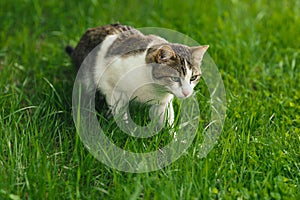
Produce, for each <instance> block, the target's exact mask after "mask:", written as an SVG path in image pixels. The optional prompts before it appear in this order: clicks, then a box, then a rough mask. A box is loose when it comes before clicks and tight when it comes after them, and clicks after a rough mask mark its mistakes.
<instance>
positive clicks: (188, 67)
mask: <svg viewBox="0 0 300 200" xmlns="http://www.w3.org/2000/svg"><path fill="white" fill-rule="evenodd" d="M208 47H209V46H207V45H205V46H197V47H188V46H185V45H181V44H164V45H159V46H155V47H152V48H150V49H149V50H148V52H147V56H146V62H147V63H149V64H150V63H151V65H152V66H153V69H152V78H153V80H154V81H155V83H157V84H159V85H160V86H163V88H164V89H165V90H166V91H167V92H169V93H172V94H174V95H175V96H176V97H178V98H186V97H189V96H191V95H192V94H193V89H194V87H195V86H196V85H197V83H198V82H199V79H200V77H201V69H200V65H201V61H202V59H203V56H204V53H205V52H206V50H207V49H208Z"/></svg>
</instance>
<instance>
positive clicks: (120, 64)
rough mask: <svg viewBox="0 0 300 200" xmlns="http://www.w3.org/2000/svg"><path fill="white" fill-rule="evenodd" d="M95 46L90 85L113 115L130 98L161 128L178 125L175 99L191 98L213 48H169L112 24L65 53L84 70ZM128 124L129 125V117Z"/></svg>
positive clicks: (162, 41)
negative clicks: (142, 105)
mask: <svg viewBox="0 0 300 200" xmlns="http://www.w3.org/2000/svg"><path fill="white" fill-rule="evenodd" d="M96 46H98V50H97V51H98V52H97V55H96V58H94V64H92V65H91V66H89V67H90V69H89V70H88V72H87V73H88V77H89V78H87V79H86V84H87V85H88V84H95V85H96V87H97V89H98V90H99V91H100V92H101V94H103V95H104V97H105V100H106V102H107V104H108V105H109V108H110V109H111V111H112V113H113V114H114V115H118V114H119V113H120V110H121V109H122V107H123V106H125V103H128V98H130V99H135V100H136V101H138V102H141V103H147V104H150V105H152V106H151V109H150V111H149V115H150V118H151V120H152V119H154V118H155V117H158V118H159V119H158V121H157V126H158V127H161V126H163V125H164V123H165V120H166V121H167V123H168V124H169V125H172V124H173V123H174V109H173V105H172V101H173V98H174V96H176V97H177V98H187V97H189V96H191V95H192V93H193V89H194V87H195V86H196V85H197V83H198V82H199V79H200V77H201V68H200V65H201V62H202V59H203V56H204V54H205V52H206V50H207V49H208V47H209V46H208V45H203V46H195V47H189V46H186V45H183V44H177V43H170V42H168V41H167V40H165V39H164V38H162V37H159V36H156V35H144V34H143V33H141V32H140V31H139V30H137V29H135V28H133V27H131V26H126V25H121V24H110V25H105V26H101V27H96V28H91V29H88V30H87V31H86V32H85V33H84V35H83V36H82V37H81V39H80V41H79V43H78V44H77V46H76V47H75V48H74V49H73V48H72V47H70V46H67V47H66V51H67V53H68V54H69V55H70V57H71V59H72V61H73V64H74V66H75V67H76V68H79V67H80V66H81V64H82V62H83V61H84V59H85V58H86V57H87V55H88V54H89V53H90V52H91V51H92V50H93V49H94V48H95V47H96ZM135 69H136V70H135ZM126 74H129V75H128V77H126ZM124 75H125V77H124ZM145 83H150V84H145ZM137 86H140V87H137ZM123 119H124V120H125V121H126V120H127V114H126V113H125V114H124V116H123Z"/></svg>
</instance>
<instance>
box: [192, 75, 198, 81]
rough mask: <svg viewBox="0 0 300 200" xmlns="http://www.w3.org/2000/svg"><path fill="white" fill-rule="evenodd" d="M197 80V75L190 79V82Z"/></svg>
mask: <svg viewBox="0 0 300 200" xmlns="http://www.w3.org/2000/svg"><path fill="white" fill-rule="evenodd" d="M197 78H198V75H194V76H192V77H191V79H190V81H194V80H196V79H197Z"/></svg>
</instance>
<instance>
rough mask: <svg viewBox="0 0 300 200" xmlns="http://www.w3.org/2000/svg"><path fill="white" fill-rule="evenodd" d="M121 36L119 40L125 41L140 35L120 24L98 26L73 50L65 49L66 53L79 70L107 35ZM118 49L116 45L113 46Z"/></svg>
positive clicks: (86, 33)
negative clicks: (85, 59)
mask: <svg viewBox="0 0 300 200" xmlns="http://www.w3.org/2000/svg"><path fill="white" fill-rule="evenodd" d="M117 34H121V35H122V37H121V38H120V40H125V39H126V38H128V37H130V36H132V35H141V33H140V32H139V31H138V30H136V29H134V28H132V27H131V26H126V25H121V24H110V25H106V26H100V27H96V28H90V29H88V30H87V31H86V32H85V33H84V34H83V36H82V37H81V39H80V41H79V42H78V44H77V46H76V47H75V48H74V49H73V48H71V47H69V46H68V47H67V48H66V51H67V52H68V53H69V55H70V56H71V58H72V60H73V63H74V65H75V67H76V68H79V67H80V65H81V63H82V62H83V60H84V58H85V57H86V56H87V55H88V54H89V53H90V52H91V51H92V50H93V49H94V48H95V47H96V46H97V45H99V44H101V43H102V42H103V41H104V40H105V38H106V37H107V36H109V35H117ZM115 47H117V48H118V45H115Z"/></svg>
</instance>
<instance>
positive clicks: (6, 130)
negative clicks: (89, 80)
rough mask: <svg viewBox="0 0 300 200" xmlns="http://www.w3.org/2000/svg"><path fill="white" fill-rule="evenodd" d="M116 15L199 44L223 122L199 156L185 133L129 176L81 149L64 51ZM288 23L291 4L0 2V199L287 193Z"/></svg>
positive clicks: (298, 125) (292, 183)
mask: <svg viewBox="0 0 300 200" xmlns="http://www.w3.org/2000/svg"><path fill="white" fill-rule="evenodd" d="M116 21H119V22H121V23H124V24H129V25H132V26H135V27H149V26H150V27H164V28H169V29H174V30H177V31H180V32H182V33H184V34H187V35H189V36H190V37H192V38H193V39H195V40H196V41H198V42H199V43H202V44H209V45H210V49H209V54H210V56H211V57H212V58H213V59H214V61H215V63H216V64H217V65H218V67H219V70H220V72H221V74H222V77H223V81H224V85H225V89H226V94H227V118H226V120H225V125H224V129H223V132H222V134H221V136H220V138H219V140H218V144H217V145H216V146H215V147H214V149H213V150H212V151H211V152H210V153H209V154H208V156H207V157H206V158H202V159H200V158H198V157H197V156H196V154H195V153H194V152H195V151H197V148H198V145H199V141H200V140H198V139H196V140H195V141H194V143H193V144H192V146H191V147H190V148H189V150H188V152H187V153H186V154H184V155H183V156H182V157H181V158H180V159H178V160H177V161H176V162H174V163H172V164H171V165H169V166H167V167H165V168H163V169H162V170H159V171H154V172H149V173H142V174H132V173H125V172H120V171H117V170H114V169H111V168H109V167H107V166H105V165H104V164H102V163H100V162H98V161H97V160H96V159H95V158H94V157H93V156H92V155H90V154H89V152H88V151H87V150H86V149H85V147H84V146H83V144H82V142H81V141H80V139H79V137H78V135H77V134H76V130H75V126H74V123H73V119H72V115H71V94H72V87H73V82H74V80H75V76H76V73H75V72H74V70H73V68H72V66H71V62H70V60H69V58H68V56H67V55H66V54H65V52H64V47H65V45H67V44H71V45H75V44H76V42H77V41H78V40H79V38H80V36H81V35H82V33H83V32H84V31H85V30H86V29H87V28H89V27H94V26H99V25H104V24H108V23H113V22H116ZM299 25H300V3H299V2H298V1H292V0H291V1H288V0H284V1H267V0H261V1H233V0H232V1H208V0H207V1H197V3H193V1H177V2H176V3H175V2H174V1H170V0H166V1H129V2H126V1H113V0H109V1H103V2H100V1H96V0H95V1H94V0H93V1H76V2H75V1H73V2H72V3H67V1H44V2H41V1H21V0H14V1H1V2H0V27H1V30H0V41H1V46H0V72H1V73H0V133H1V137H0V199H299V198H300V186H299V185H300V145H299V143H300V114H299V113H300V82H299V80H300V68H299V63H300V50H299V49H300V37H299V35H300V28H299ZM201 84H204V83H203V82H201ZM199 88H200V89H201V87H199ZM200 93H201V90H200ZM115 139H116V138H115ZM122 139H123V138H122ZM123 141H125V142H126V140H123ZM132 145H133V144H132ZM135 145H136V146H138V144H135Z"/></svg>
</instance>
